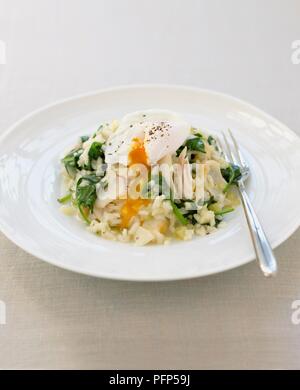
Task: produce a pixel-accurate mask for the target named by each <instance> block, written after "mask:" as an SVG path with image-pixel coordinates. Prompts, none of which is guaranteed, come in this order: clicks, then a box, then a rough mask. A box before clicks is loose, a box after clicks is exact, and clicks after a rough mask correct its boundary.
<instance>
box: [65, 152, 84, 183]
mask: <svg viewBox="0 0 300 390" xmlns="http://www.w3.org/2000/svg"><path fill="white" fill-rule="evenodd" d="M81 154H82V149H76V150H72V151H71V152H70V153H69V154H67V155H66V156H65V157H64V158H63V159H62V163H63V164H64V166H65V168H66V171H67V172H68V175H69V176H71V177H73V176H74V175H75V173H76V170H77V169H78V170H80V169H81V168H80V167H79V166H78V160H79V158H80V156H81Z"/></svg>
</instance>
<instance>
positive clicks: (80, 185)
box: [76, 175, 100, 223]
mask: <svg viewBox="0 0 300 390" xmlns="http://www.w3.org/2000/svg"><path fill="white" fill-rule="evenodd" d="M99 181H100V177H98V176H96V175H86V176H83V177H81V178H80V179H79V180H78V182H77V185H76V203H77V206H78V208H79V211H80V214H81V215H82V217H83V218H84V220H85V221H86V222H87V223H90V221H89V219H88V218H87V216H86V215H85V213H84V211H83V207H85V208H87V209H88V210H89V211H90V212H93V210H94V205H95V202H96V199H97V191H96V184H97V183H98V182H99Z"/></svg>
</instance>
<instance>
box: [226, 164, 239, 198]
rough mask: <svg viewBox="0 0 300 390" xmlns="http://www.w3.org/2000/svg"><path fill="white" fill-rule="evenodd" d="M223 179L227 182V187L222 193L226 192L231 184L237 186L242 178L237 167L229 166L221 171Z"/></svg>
mask: <svg viewBox="0 0 300 390" xmlns="http://www.w3.org/2000/svg"><path fill="white" fill-rule="evenodd" d="M221 173H222V176H223V178H224V179H225V180H226V181H227V185H226V186H225V188H224V189H223V192H224V193H225V192H227V191H228V189H229V187H230V186H231V185H232V184H237V183H238V181H239V179H240V178H241V177H242V172H241V168H240V167H239V166H238V165H235V164H230V165H229V166H228V167H227V168H225V169H224V168H223V169H221Z"/></svg>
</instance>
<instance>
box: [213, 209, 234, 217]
mask: <svg viewBox="0 0 300 390" xmlns="http://www.w3.org/2000/svg"><path fill="white" fill-rule="evenodd" d="M232 211H234V209H233V208H231V207H225V208H224V209H223V210H220V211H215V215H224V214H228V213H231V212H232Z"/></svg>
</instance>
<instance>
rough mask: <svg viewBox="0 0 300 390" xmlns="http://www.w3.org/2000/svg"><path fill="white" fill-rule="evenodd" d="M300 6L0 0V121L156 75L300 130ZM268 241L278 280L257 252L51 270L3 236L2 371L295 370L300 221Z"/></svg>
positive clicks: (230, 0)
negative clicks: (153, 277)
mask: <svg viewBox="0 0 300 390" xmlns="http://www.w3.org/2000/svg"><path fill="white" fill-rule="evenodd" d="M299 17H300V1H299V0H244V1H238V0H222V1H221V0H220V1H217V0H185V1H183V0H151V1H147V0H43V1H41V0H26V1H24V0H0V40H1V41H2V42H4V43H5V46H6V64H5V65H0V132H2V131H4V130H5V128H6V127H8V126H9V125H10V124H12V123H13V122H14V121H15V120H17V119H19V118H20V117H22V116H23V115H25V114H27V113H28V112H30V111H32V110H33V109H36V108H38V107H40V106H42V105H44V104H47V103H50V102H53V101H55V100H57V99H61V98H64V97H68V96H71V95H74V94H78V93H82V92H87V91H89V90H95V89H98V88H101V87H106V86H112V85H118V84H128V83H145V82H163V83H176V84H186V85H193V86H199V87H204V88H210V89H213V90H219V91H222V92H226V93H229V94H231V95H235V96H238V97H241V98H243V99H245V100H248V101H250V102H252V103H254V104H256V105H257V106H259V107H261V108H263V109H265V110H266V111H268V112H270V113H271V114H273V115H274V116H275V117H277V118H278V119H280V120H282V121H283V122H285V123H286V124H287V125H288V126H290V127H291V128H292V129H293V130H295V131H296V132H298V134H300V110H299V101H300V88H299V87H300V65H294V64H293V63H292V61H291V54H292V50H291V45H292V42H293V41H296V40H300V23H299V20H300V19H299ZM2 46H3V45H2ZM0 201H2V200H0ZM275 252H276V255H277V257H278V260H279V265H280V272H279V275H278V277H277V278H276V279H271V280H265V279H264V278H263V277H262V275H261V274H260V271H259V269H258V267H257V265H256V264H255V263H254V262H253V263H251V264H249V265H247V266H244V267H241V268H238V269H235V270H233V271H229V272H226V273H223V274H219V275H215V276H210V277H206V278H201V279H195V280H187V281H181V282H171V283H157V284H156V283H130V282H116V281H109V280H101V279H94V278H91V277H86V276H82V275H77V274H73V273H71V272H68V271H64V270H61V269H58V268H56V267H54V266H51V265H48V264H46V263H44V262H42V261H40V260H38V259H36V258H34V257H32V256H30V255H28V254H26V253H24V252H23V251H22V250H21V249H19V248H17V247H16V246H15V245H14V244H13V243H11V242H10V241H8V240H7V239H6V238H5V237H4V236H3V235H0V301H2V302H4V303H5V305H6V324H5V325H1V324H0V368H102V369H103V368H119V369H121V368H161V369H165V368H182V369H183V368H186V369H188V368H194V369H195V368H298V369H299V368H300V348H299V336H300V325H294V324H293V323H292V321H291V316H292V309H291V305H292V302H293V301H295V300H297V299H300V283H299V282H300V261H299V260H300V231H299V230H298V232H296V233H295V234H294V235H293V236H292V237H291V238H290V239H289V240H287V241H286V242H285V243H284V244H282V245H281V246H280V247H279V248H278V249H276V251H275Z"/></svg>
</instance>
